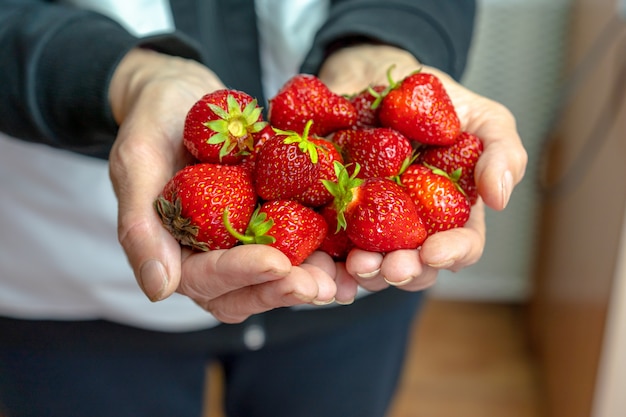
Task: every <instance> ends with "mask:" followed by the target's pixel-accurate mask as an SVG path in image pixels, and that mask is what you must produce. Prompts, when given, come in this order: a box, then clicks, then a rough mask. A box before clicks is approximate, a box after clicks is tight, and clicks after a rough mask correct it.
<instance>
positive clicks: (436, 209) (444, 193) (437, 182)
mask: <svg viewBox="0 0 626 417" xmlns="http://www.w3.org/2000/svg"><path fill="white" fill-rule="evenodd" d="M460 174H461V172H460V170H457V171H454V172H453V173H452V175H448V174H447V173H446V172H444V171H442V170H441V169H438V168H435V167H431V166H427V165H425V164H420V163H416V164H413V165H410V166H409V167H408V168H407V169H406V171H404V173H402V175H401V176H400V183H401V185H402V186H404V187H405V189H406V192H407V194H408V195H409V196H410V197H411V198H412V199H413V201H414V202H415V205H416V206H417V210H418V212H419V214H420V216H421V217H422V219H423V220H424V222H425V224H426V227H427V230H428V235H432V234H434V233H436V232H440V231H444V230H449V229H452V228H455V227H461V226H463V225H464V224H465V223H466V222H467V220H468V219H469V216H470V210H471V206H470V202H469V200H468V198H467V196H466V195H465V193H464V192H463V190H462V189H461V188H460V187H459V185H458V183H457V181H458V177H459V176H460Z"/></svg>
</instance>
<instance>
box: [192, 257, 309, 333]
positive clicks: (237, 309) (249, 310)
mask: <svg viewBox="0 0 626 417" xmlns="http://www.w3.org/2000/svg"><path fill="white" fill-rule="evenodd" d="M318 294H319V285H318V281H317V280H316V278H315V277H313V276H312V275H311V274H310V272H309V271H307V270H306V269H304V268H301V267H293V268H292V269H291V271H290V273H289V274H288V275H286V276H284V277H282V278H280V279H277V280H273V281H267V282H264V283H261V284H258V285H254V286H248V287H243V288H239V289H237V290H234V291H231V292H229V293H226V294H223V295H222V296H220V297H218V298H215V299H213V300H207V301H205V302H199V303H198V304H199V305H200V306H201V307H203V308H204V309H205V310H207V311H209V312H210V313H211V314H212V315H213V316H214V317H215V318H217V319H218V320H219V321H221V322H223V323H240V322H242V321H243V320H245V319H246V318H248V317H250V316H251V315H253V314H258V313H262V312H265V311H269V310H272V309H275V308H278V307H290V306H295V305H301V304H309V303H312V302H313V301H314V300H315V299H316V298H317V297H318Z"/></svg>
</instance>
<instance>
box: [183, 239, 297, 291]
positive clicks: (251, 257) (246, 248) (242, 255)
mask: <svg viewBox="0 0 626 417" xmlns="http://www.w3.org/2000/svg"><path fill="white" fill-rule="evenodd" d="M290 271H291V263H290V262H289V259H288V258H287V257H286V256H285V255H284V254H283V253H282V252H280V251H279V250H277V249H275V248H272V247H270V246H266V245H241V246H235V247H234V248H232V249H227V250H213V251H209V252H202V253H193V254H191V255H190V256H188V257H186V258H185V259H184V261H183V266H182V275H183V278H182V279H181V282H180V287H179V288H178V292H179V293H181V294H185V295H187V296H189V297H191V298H192V299H194V300H212V299H214V298H217V297H220V296H222V295H224V294H226V293H229V292H232V291H235V290H238V289H241V288H245V287H249V286H255V285H259V284H262V283H265V282H269V281H274V280H278V279H280V278H283V277H285V276H287V275H288V274H289V273H290Z"/></svg>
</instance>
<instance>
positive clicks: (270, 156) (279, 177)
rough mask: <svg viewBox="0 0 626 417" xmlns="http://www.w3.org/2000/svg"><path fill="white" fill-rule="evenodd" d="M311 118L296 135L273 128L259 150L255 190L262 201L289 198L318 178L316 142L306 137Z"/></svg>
mask: <svg viewBox="0 0 626 417" xmlns="http://www.w3.org/2000/svg"><path fill="white" fill-rule="evenodd" d="M311 126H312V121H309V122H308V123H307V124H306V125H305V126H304V131H303V133H302V134H301V135H300V134H298V133H296V132H293V131H284V130H279V129H274V130H275V132H276V135H275V136H274V137H273V138H270V139H269V140H268V141H267V142H265V144H264V145H263V146H262V147H261V149H260V150H259V153H258V155H257V156H256V161H255V164H254V172H255V188H256V192H257V194H258V195H259V197H261V198H262V199H263V200H278V199H289V198H292V197H294V196H296V195H298V194H300V193H302V192H304V190H306V189H307V188H309V187H310V186H311V185H312V184H313V183H314V182H315V181H317V180H318V179H319V170H320V164H318V159H319V155H318V149H317V145H316V144H315V143H313V142H312V141H311V140H310V139H309V135H310V133H309V130H310V128H311Z"/></svg>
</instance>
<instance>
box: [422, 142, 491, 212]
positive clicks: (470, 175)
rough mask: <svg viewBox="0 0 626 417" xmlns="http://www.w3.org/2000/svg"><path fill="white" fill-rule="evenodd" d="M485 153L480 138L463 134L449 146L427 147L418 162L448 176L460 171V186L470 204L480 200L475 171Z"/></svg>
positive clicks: (423, 149)
mask: <svg viewBox="0 0 626 417" xmlns="http://www.w3.org/2000/svg"><path fill="white" fill-rule="evenodd" d="M482 152H483V142H482V141H481V140H480V138H479V137H477V136H475V135H472V134H471V133H468V132H462V133H461V134H460V135H459V137H458V139H457V140H456V142H454V143H453V144H452V145H448V146H426V147H424V148H422V150H421V151H420V154H419V157H418V161H419V162H423V163H426V164H428V165H431V166H434V167H437V168H439V169H441V170H442V171H445V172H446V173H447V174H448V175H453V172H455V171H457V170H460V173H461V174H460V177H459V181H458V182H459V185H460V186H461V188H462V189H463V191H465V194H466V195H467V198H468V199H469V201H470V204H472V205H474V204H475V203H476V200H477V199H478V191H477V190H476V182H475V181H474V170H475V167H476V163H477V162H478V158H479V157H480V155H481V154H482Z"/></svg>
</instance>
